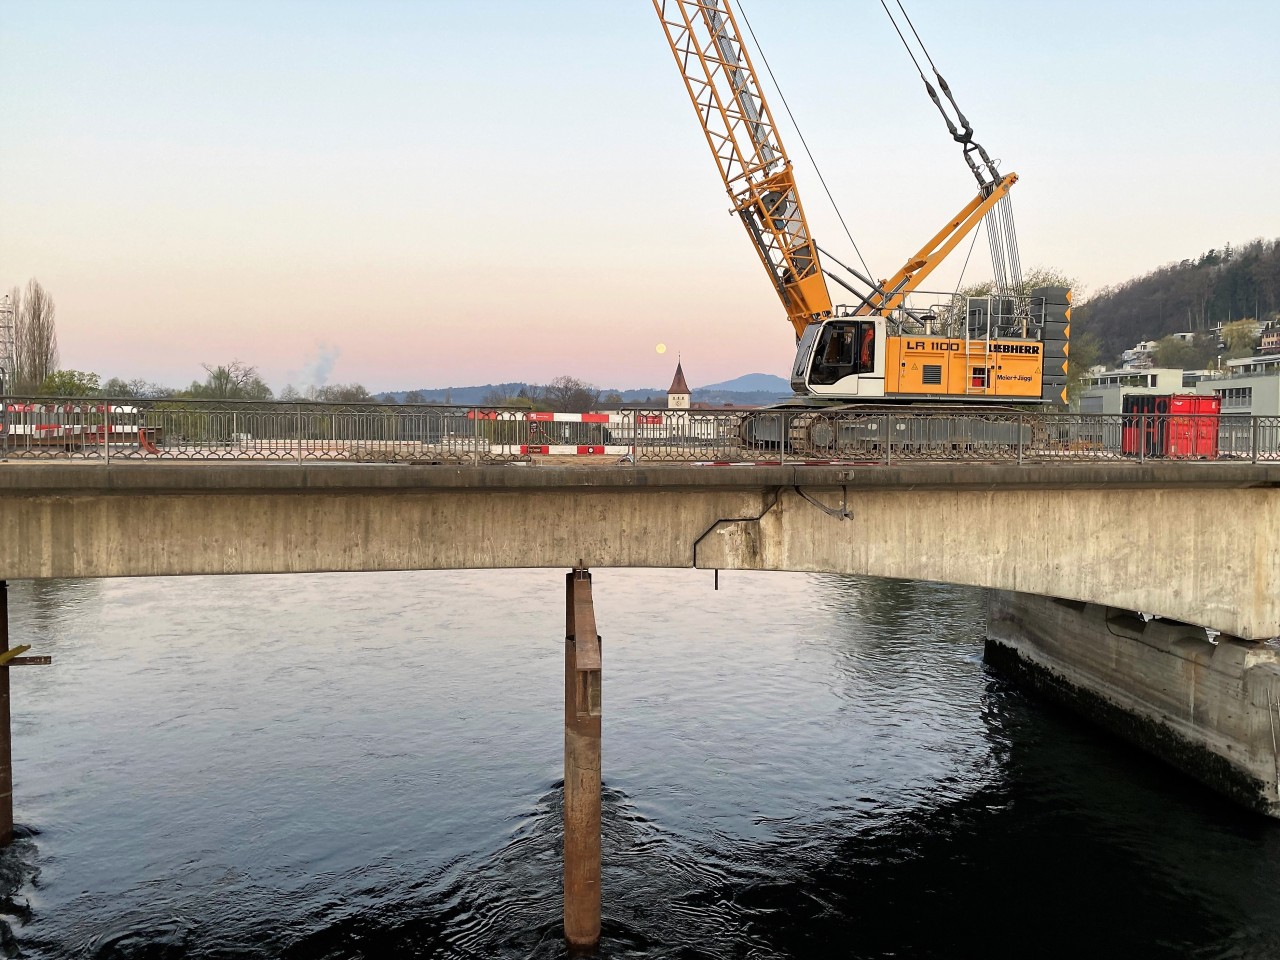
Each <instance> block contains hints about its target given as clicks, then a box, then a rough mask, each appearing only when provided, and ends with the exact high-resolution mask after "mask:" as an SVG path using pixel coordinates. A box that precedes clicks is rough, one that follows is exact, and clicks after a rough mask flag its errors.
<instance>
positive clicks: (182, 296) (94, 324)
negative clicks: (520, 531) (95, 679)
mask: <svg viewBox="0 0 1280 960" xmlns="http://www.w3.org/2000/svg"><path fill="white" fill-rule="evenodd" d="M745 6H746V10H747V13H748V15H749V16H750V17H751V19H752V23H753V25H754V27H755V30H756V33H757V35H758V36H759V37H760V39H761V41H762V42H763V44H764V48H765V53H766V54H767V55H768V57H769V59H770V61H771V63H772V66H773V68H774V71H775V72H776V73H777V75H778V78H779V81H780V82H781V83H782V86H783V91H784V92H785V93H786V95H787V97H788V99H789V100H790V103H791V106H792V108H793V110H794V111H795V113H796V116H797V119H798V121H799V123H800V125H801V128H802V129H803V131H804V134H805V136H806V138H807V139H808V141H809V145H810V146H811V148H812V149H813V151H814V153H815V156H816V157H817V159H818V162H819V164H820V165H821V166H822V168H823V172H824V174H825V175H826V177H827V180H828V182H829V183H830V185H831V188H832V191H833V193H834V195H835V197H836V200H837V202H838V203H839V204H840V206H841V209H842V210H843V212H844V214H845V217H846V218H847V219H848V221H849V223H850V226H851V228H852V230H853V234H854V237H855V239H856V240H857V241H858V243H859V245H860V247H861V249H862V252H863V254H864V256H865V257H866V259H867V261H868V263H869V264H870V266H871V268H872V270H873V271H874V272H875V273H876V274H878V275H880V276H887V275H889V274H890V273H892V272H893V271H894V270H895V269H896V268H897V267H898V266H899V265H900V263H901V261H902V260H903V259H904V258H905V257H906V256H907V255H908V254H909V253H911V252H913V251H914V250H915V249H916V248H917V247H918V246H919V245H920V244H921V243H922V242H923V241H924V240H925V239H927V238H928V236H930V235H931V234H932V233H933V232H934V231H935V230H936V229H937V228H938V227H939V226H940V225H941V224H942V223H943V222H945V221H946V220H947V219H948V218H949V217H950V216H951V215H952V214H953V213H954V212H955V211H956V210H958V209H959V208H960V207H961V206H962V205H963V204H964V203H965V202H966V201H967V200H968V198H969V197H970V196H971V195H972V193H973V189H974V184H973V181H972V179H971V177H970V175H969V173H968V170H967V168H966V167H965V166H964V164H963V162H962V160H961V158H960V153H959V149H958V147H957V146H956V145H955V144H954V143H953V142H951V140H950V138H949V136H948V135H947V133H946V130H945V128H944V127H943V125H942V122H941V120H940V119H939V117H938V116H937V114H936V113H935V112H934V109H933V106H932V104H930V103H929V102H928V100H927V98H926V96H925V94H924V91H923V89H922V88H921V85H920V82H919V79H918V78H917V77H916V76H915V73H914V69H913V68H912V66H911V64H910V61H909V60H908V59H907V57H906V54H905V53H904V51H903V50H902V48H901V47H900V46H899V43H898V40H897V37H896V36H895V35H894V34H893V32H892V29H891V27H890V26H889V23H888V21H887V18H886V17H885V15H884V13H883V11H882V10H881V9H880V6H879V4H878V3H877V2H874V0H856V2H854V0H845V2H839V3H837V2H833V0H785V2H783V0H746V3H745ZM907 8H908V10H909V12H910V13H911V14H912V15H913V17H914V18H915V20H916V24H917V26H918V27H919V29H920V30H921V32H922V34H923V35H924V38H925V40H926V42H928V43H929V44H930V47H931V50H932V52H933V54H934V57H935V59H936V60H937V61H938V64H939V67H940V68H941V69H942V71H943V73H944V74H945V75H946V76H947V79H948V80H949V81H950V82H951V85H952V87H953V88H954V89H955V91H956V94H957V96H958V98H959V99H960V102H961V105H962V106H963V107H964V108H965V110H966V112H967V113H968V114H969V117H970V119H971V120H972V121H973V122H974V125H975V127H976V130H977V135H978V139H979V140H980V141H981V142H982V143H984V144H985V145H986V146H987V147H988V149H989V150H990V151H991V152H992V154H993V155H994V156H997V157H999V158H1001V159H1002V161H1003V166H1004V168H1005V169H1006V170H1016V171H1017V172H1018V173H1019V174H1020V175H1021V177H1022V181H1021V183H1019V185H1018V186H1017V187H1016V188H1015V190H1014V198H1015V200H1014V202H1015V207H1016V210H1017V214H1018V226H1019V236H1020V239H1021V246H1022V256H1023V261H1024V263H1025V264H1027V265H1036V264H1039V265H1046V266H1052V267H1056V268H1059V269H1061V270H1063V271H1065V272H1066V273H1068V274H1069V275H1073V276H1075V277H1077V278H1078V279H1079V281H1080V283H1081V284H1082V285H1083V286H1084V287H1085V288H1087V289H1090V290H1096V289H1098V288H1100V287H1102V286H1105V285H1107V284H1112V283H1116V282H1118V281H1121V280H1124V279H1126V278H1127V277H1129V276H1131V275H1133V274H1135V273H1140V272H1144V271H1146V270H1149V269H1152V268H1154V267H1157V266H1159V265H1161V264H1164V263H1167V262H1169V261H1175V260H1181V259H1183V258H1186V257H1194V256H1196V255H1198V254H1200V253H1201V252H1203V251H1204V250H1206V249H1208V248H1210V247H1215V246H1216V247H1221V246H1222V245H1224V244H1225V243H1227V242H1239V241H1245V240H1248V239H1250V238H1252V237H1255V236H1269V237H1275V236H1280V124H1278V123H1277V116H1278V115H1280V107H1278V106H1277V100H1276V98H1277V92H1278V91H1280V58H1278V57H1277V56H1276V51H1275V45H1276V40H1277V37H1280V4H1276V3H1275V2H1273V0H1252V2H1221V3H1208V2H1185V0H1173V2H1164V3H1125V2H1116V0H1112V2H1107V3H1103V2H1095V0H1081V2H1075V3H1070V4H1066V3H1061V2H1057V0H1024V2H1021V3H1018V4H1012V5H1009V4H1003V5H1000V4H991V3H969V2H956V0H950V2H945V3H944V2H941V0H927V2H926V0H911V2H910V3H908V4H907ZM0 41H2V46H0V50H2V51H3V54H2V56H0V116H3V117H4V118H5V124H4V129H3V131H2V132H0V287H2V288H3V289H6V290H7V289H8V288H9V287H10V286H12V285H14V284H24V283H25V282H26V280H27V278H28V277H32V276H34V277H37V278H39V279H40V281H41V282H42V283H43V284H44V285H45V286H46V287H47V288H48V289H49V291H50V292H51V293H52V294H53V296H54V298H55V300H56V302H57V306H58V332H59V337H60V340H61V345H62V365H63V366H64V367H70V368H76V369H81V370H92V371H96V372H98V373H99V374H101V375H102V376H103V377H104V378H106V377H111V376H122V377H125V378H132V377H143V378H146V379H148V380H154V381H158V382H161V383H164V384H168V385H175V386H181V385H185V384H186V383H189V382H190V381H191V380H192V379H196V378H198V377H202V375H203V371H202V370H201V369H200V365H201V363H223V362H226V361H229V360H231V359H233V358H238V359H241V360H244V361H247V362H249V363H253V364H256V365H257V366H258V367H259V368H260V370H261V371H262V373H263V375H264V376H265V378H266V379H267V380H268V382H269V383H271V385H272V386H273V387H275V388H276V389H277V390H279V389H280V388H282V387H283V386H284V385H285V384H286V383H293V384H295V385H297V386H305V385H306V384H308V383H317V382H320V381H322V380H327V381H328V382H351V381H358V382H361V383H363V384H364V385H365V386H367V387H369V388H370V389H371V390H374V391H381V390H388V389H399V390H403V389H410V388H415V387H443V386H449V385H463V384H471V383H484V382H496V381H502V380H533V381H545V380H548V379H550V378H552V377H554V376H557V375H560V374H569V375H572V376H577V377H580V378H583V379H586V380H591V381H594V382H595V383H597V384H599V385H601V386H606V387H615V386H616V387H623V388H628V387H646V386H662V385H665V384H666V383H667V382H669V381H670V377H671V369H672V367H673V365H674V364H673V362H672V361H673V360H674V359H675V354H676V353H677V352H678V353H679V354H680V355H681V356H682V357H683V361H684V366H685V370H686V371H687V373H688V375H689V379H690V382H691V383H693V384H695V385H697V384H700V383H709V382H713V381H717V380H722V379H726V378H729V377H733V376H737V375H739V374H743V373H748V372H752V371H764V372H771V373H778V374H785V372H786V370H787V367H788V365H789V363H790V360H791V353H792V349H793V347H792V345H793V338H792V334H791V328H790V326H789V325H788V324H787V323H786V321H785V318H784V316H783V313H782V310H781V307H780V305H779V304H778V302H777V300H776V298H775V296H774V294H773V292H772V290H771V288H770V286H769V284H768V282H767V280H766V278H765V276H764V274H763V272H762V271H761V269H760V266H759V264H758V262H757V260H756V258H755V255H754V254H753V253H752V251H751V249H750V246H749V243H748V241H747V239H746V236H745V234H744V233H743V231H742V229H741V227H740V226H739V225H738V224H736V223H735V222H734V221H733V220H732V219H731V218H730V217H729V216H727V215H726V211H727V206H728V204H727V199H726V197H725V195H724V192H723V187H722V186H721V184H720V182H719V178H718V176H717V174H716V172H715V168H714V166H713V163H712V160H711V157H710V155H709V152H708V150H707V146H706V143H705V141H704V139H703V137H702V134H701V132H700V131H699V128H698V124H697V121H696V119H695V117H694V114H693V111H692V108H691V107H690V105H689V103H688V101H687V98H686V95H685V92H684V88H683V86H682V84H681V82H680V80H679V76H678V74H677V72H676V69H675V66H674V64H673V62H672V60H671V54H670V52H669V51H668V49H667V46H666V43H665V40H664V38H663V36H662V32H661V29H660V27H659V24H658V22H657V17H656V16H655V14H654V12H653V9H652V6H651V4H650V2H649V0H609V2H600V0H595V2H585V0H558V2H555V3H537V4H534V3H527V2H524V3H521V2H504V0H491V2H487V3H469V4H459V3H444V2H437V0H413V2H411V0H362V2H358V3H357V2H354V0H348V2H336V0H205V2H197V0H184V2H172V0H164V2H159V0H155V2H151V0H148V2H143V0H110V2H108V0H91V2H90V0H81V2H71V0H32V2H27V0H0ZM775 110H776V112H777V113H779V114H780V113H781V112H782V111H781V105H780V104H775ZM783 132H784V140H785V142H786V143H787V145H788V147H789V149H790V151H791V153H792V155H793V157H794V158H795V160H796V168H797V179H798V180H799V182H800V187H801V190H802V193H803V196H804V198H805V203H806V206H807V207H808V208H809V212H810V215H811V219H812V220H813V227H814V233H815V235H816V236H817V237H818V239H819V241H820V242H821V243H823V245H824V246H828V247H829V248H831V249H832V250H833V252H837V253H845V254H847V255H849V256H850V257H852V253H851V252H850V250H849V248H848V242H847V241H846V240H845V239H844V237H843V233H842V231H841V230H840V228H839V225H838V223H837V221H836V219H835V217H834V214H833V213H832V211H831V208H830V206H829V205H828V204H827V202H826V199H825V197H824V196H823V194H822V192H821V186H820V184H819V182H818V180H817V177H816V176H815V175H814V172H813V170H812V168H811V166H810V164H809V162H808V160H807V159H806V158H805V157H804V155H803V151H802V150H801V149H800V144H799V141H798V139H797V137H796V136H795V133H794V132H793V131H791V130H790V129H789V128H788V127H786V126H784V127H783ZM989 272H990V265H989V261H988V259H987V258H986V256H985V243H981V242H980V244H979V248H978V250H977V251H975V254H974V260H973V263H971V264H970V267H969V272H968V274H967V275H966V279H976V278H978V277H979V276H981V275H983V274H987V275H989ZM958 273H959V263H958V262H957V263H956V264H953V265H951V267H950V268H948V269H945V270H943V271H940V272H939V274H937V275H935V276H936V280H935V281H933V282H931V283H930V286H932V287H935V288H940V289H946V288H949V287H950V286H953V285H954V284H955V283H956V282H957V280H958ZM659 342H662V343H665V344H666V345H667V347H668V350H669V352H668V353H667V354H666V355H665V356H662V355H659V354H658V353H657V351H656V350H655V345H656V344H657V343H659Z"/></svg>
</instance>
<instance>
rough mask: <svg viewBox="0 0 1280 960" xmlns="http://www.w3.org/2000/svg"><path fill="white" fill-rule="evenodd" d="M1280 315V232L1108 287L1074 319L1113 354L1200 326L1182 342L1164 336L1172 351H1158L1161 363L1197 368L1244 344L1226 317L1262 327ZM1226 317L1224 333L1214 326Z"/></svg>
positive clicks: (1166, 347)
mask: <svg viewBox="0 0 1280 960" xmlns="http://www.w3.org/2000/svg"><path fill="white" fill-rule="evenodd" d="M1278 316H1280V239H1277V240H1261V239H1259V240H1251V241H1249V242H1248V243H1246V244H1244V245H1242V246H1240V247H1233V246H1231V245H1230V244H1228V245H1227V246H1226V247H1224V248H1222V249H1221V250H1218V249H1213V250H1209V251H1208V252H1206V253H1203V254H1201V255H1200V256H1199V257H1197V258H1195V259H1194V260H1183V261H1182V262H1181V263H1174V264H1169V265H1167V266H1163V267H1160V268H1159V269H1157V270H1153V271H1152V272H1150V273H1148V274H1145V275H1143V276H1141V277H1135V278H1133V279H1132V280H1126V281H1125V282H1124V283H1121V284H1118V285H1116V286H1114V287H1106V288H1103V289H1102V290H1099V291H1098V292H1097V293H1095V294H1094V295H1093V296H1091V297H1090V298H1089V300H1088V302H1087V303H1084V304H1083V305H1081V306H1080V308H1079V309H1078V310H1076V311H1075V316H1074V319H1075V324H1076V328H1077V329H1076V331H1075V332H1076V333H1083V332H1087V333H1089V334H1091V335H1092V336H1094V337H1095V338H1096V339H1097V341H1098V344H1099V346H1100V347H1101V349H1102V353H1103V355H1104V356H1105V357H1107V358H1114V357H1118V356H1119V354H1120V352H1121V351H1122V350H1125V349H1127V348H1128V347H1131V346H1133V345H1134V344H1135V343H1138V342H1140V341H1144V340H1163V338H1168V337H1172V335H1173V334H1175V333H1194V334H1196V335H1197V336H1196V337H1194V338H1192V340H1191V341H1190V342H1186V343H1184V344H1183V345H1182V346H1178V347H1175V346H1173V343H1180V342H1181V341H1177V340H1176V339H1175V340H1173V341H1171V342H1169V343H1165V344H1164V352H1165V354H1166V356H1165V357H1164V358H1161V357H1159V356H1157V363H1160V364H1161V365H1169V366H1184V367H1186V366H1190V367H1192V368H1194V367H1203V366H1206V365H1207V363H1208V362H1209V361H1210V360H1212V359H1214V358H1216V357H1217V356H1219V355H1225V356H1230V355H1231V354H1232V353H1236V354H1238V353H1239V350H1240V344H1239V343H1236V342H1234V340H1233V341H1232V342H1228V338H1227V337H1226V336H1225V333H1226V330H1227V329H1232V328H1230V327H1228V326H1227V325H1230V324H1233V323H1236V324H1238V323H1239V322H1240V321H1242V320H1246V321H1254V322H1255V324H1254V326H1253V327H1252V328H1251V329H1256V322H1257V321H1264V320H1271V319H1275V318H1277V317H1278ZM1219 324H1222V325H1223V326H1224V331H1223V332H1224V336H1223V337H1221V338H1219V337H1217V336H1216V335H1215V334H1213V333H1211V331H1213V330H1214V329H1215V328H1216V327H1217V326H1218V325H1219ZM1234 329H1235V330H1243V329H1244V327H1241V326H1237V327H1235V328H1234ZM1219 343H1220V344H1221V346H1219ZM1224 351H1226V353H1225V354H1224ZM1073 359H1074V352H1073ZM1165 360H1168V361H1169V362H1168V363H1167V364H1166V363H1165V362H1164V361H1165ZM1175 360H1177V361H1179V362H1176V363H1175V362H1173V361H1175Z"/></svg>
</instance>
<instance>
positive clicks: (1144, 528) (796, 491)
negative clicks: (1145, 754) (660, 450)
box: [0, 462, 1280, 638]
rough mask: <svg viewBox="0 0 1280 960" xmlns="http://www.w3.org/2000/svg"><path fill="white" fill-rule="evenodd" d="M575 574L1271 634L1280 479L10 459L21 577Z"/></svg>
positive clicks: (1030, 468) (1128, 473)
mask: <svg viewBox="0 0 1280 960" xmlns="http://www.w3.org/2000/svg"><path fill="white" fill-rule="evenodd" d="M845 507H847V510H848V514H849V516H848V517H847V518H841V517H840V516H839V515H833V513H834V514H839V513H840V511H841V510H842V509H843V508H845ZM824 508H825V509H824ZM579 562H581V563H584V564H586V565H587V566H589V567H689V566H697V567H700V568H704V569H710V568H719V569H726V570H735V569H742V570H745V569H753V570H798V571H825V572H837V573H862V574H869V575H873V576H883V577H902V578H911V579H920V580H935V581H943V582H950V583H960V584H972V585H976V586H986V587H994V588H997V589H1001V590H1013V591H1021V592H1026V593H1036V594H1044V595H1048V596H1060V597H1068V598H1072V599H1077V600H1084V601H1089V602H1092V603H1099V604H1107V605H1110V606H1115V607H1124V608H1127V609H1131V610H1144V611H1148V612H1151V613H1157V614H1161V615H1163V616H1167V617H1172V618H1176V619H1179V620H1186V621H1190V622H1194V623H1200V624H1204V625H1207V626H1211V627H1213V628H1215V629H1218V630H1222V631H1224V632H1226V633H1230V634H1233V635H1235V636H1240V637H1249V638H1258V637H1271V636H1275V635H1277V634H1280V589H1277V585H1280V465H1254V466H1251V465H1248V464H1227V463H1148V464H1141V465H1140V464H1129V463H1107V464H1062V465H1045V464H1037V465H1026V466H1018V465H1017V464H989V463H921V464H903V465H894V466H888V467H886V466H865V467H864V466H813V467H805V466H790V465H787V466H780V467H779V466H772V467H770V466H759V467H757V466H742V467H737V466H734V467H698V466H689V465H678V466H677V465H673V466H662V467H653V466H647V465H646V466H641V467H635V466H611V467H596V468H581V467H560V468H556V467H516V466H497V467H481V468H456V467H442V466H437V467H431V466H406V465H381V464H369V465H364V464H359V465H357V464H319V465H311V464H303V465H297V464H257V463H238V462H233V463H226V464H209V463H202V464H181V463H175V464H167V463H166V464H160V463H134V464H112V465H110V466H104V465H96V464H94V465H90V464H67V463H61V464H57V463H54V464H0V577H4V578H9V579H14V578H26V577H37V578H39V577H109V576H171V575H185V574H223V573H225V574H232V573H288V572H315V571H336V570H357V571H358V570H402V569H456V568H493V567H556V568H561V569H564V568H568V567H571V566H573V565H575V564H578V563H579Z"/></svg>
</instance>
